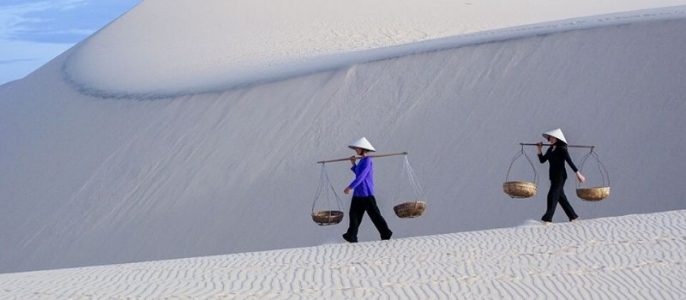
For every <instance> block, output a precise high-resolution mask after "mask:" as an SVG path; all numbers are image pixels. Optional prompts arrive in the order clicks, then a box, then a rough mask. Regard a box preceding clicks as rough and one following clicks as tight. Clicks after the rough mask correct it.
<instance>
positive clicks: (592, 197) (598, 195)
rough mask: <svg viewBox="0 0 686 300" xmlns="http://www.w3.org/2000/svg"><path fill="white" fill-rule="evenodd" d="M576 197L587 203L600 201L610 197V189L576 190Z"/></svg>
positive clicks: (607, 187) (604, 187) (606, 187)
mask: <svg viewBox="0 0 686 300" xmlns="http://www.w3.org/2000/svg"><path fill="white" fill-rule="evenodd" d="M576 195H577V196H578V197H579V198H581V199H584V200H587V201H600V200H603V199H605V198H607V197H609V196H610V187H609V186H603V187H594V188H584V189H581V188H579V189H576Z"/></svg>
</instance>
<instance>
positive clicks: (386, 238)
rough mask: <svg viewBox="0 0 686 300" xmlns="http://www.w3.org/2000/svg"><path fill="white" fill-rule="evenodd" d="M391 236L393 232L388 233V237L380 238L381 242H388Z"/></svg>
mask: <svg viewBox="0 0 686 300" xmlns="http://www.w3.org/2000/svg"><path fill="white" fill-rule="evenodd" d="M392 235H393V232H392V231H390V232H389V233H388V235H382V236H381V240H383V241H385V240H390V239H391V236H392Z"/></svg>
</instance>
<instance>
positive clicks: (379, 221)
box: [345, 196, 393, 243]
mask: <svg viewBox="0 0 686 300" xmlns="http://www.w3.org/2000/svg"><path fill="white" fill-rule="evenodd" d="M365 211H366V212H367V214H368V215H369V218H370V219H372V223H374V226H376V230H378V231H379V234H380V235H381V239H382V240H387V239H389V238H391V235H392V234H393V232H392V231H391V230H390V229H389V228H388V224H386V220H384V218H383V216H381V212H380V211H379V206H377V205H376V198H374V196H369V197H353V199H352V200H351V202H350V213H349V214H348V215H349V216H350V225H349V227H348V231H347V232H346V233H345V237H346V239H347V240H348V241H351V242H353V243H354V242H357V229H358V228H359V227H360V223H362V217H363V216H364V212H365Z"/></svg>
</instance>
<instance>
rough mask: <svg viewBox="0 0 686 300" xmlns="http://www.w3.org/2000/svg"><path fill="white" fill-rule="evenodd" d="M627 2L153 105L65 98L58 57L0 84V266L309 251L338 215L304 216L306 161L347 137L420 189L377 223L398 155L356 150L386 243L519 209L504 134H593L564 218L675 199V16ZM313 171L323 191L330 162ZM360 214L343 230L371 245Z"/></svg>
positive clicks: (532, 204)
mask: <svg viewBox="0 0 686 300" xmlns="http://www.w3.org/2000/svg"><path fill="white" fill-rule="evenodd" d="M613 2H614V1H613ZM146 3H147V1H146ZM156 3H157V2H156ZM587 3H589V2H587ZM643 3H644V2H643ZM675 9H676V11H677V12H678V11H679V10H681V11H682V12H683V10H684V7H677V8H675ZM618 11H621V9H618ZM658 15H659V14H658ZM674 15H677V16H678V15H683V14H679V13H676V14H674ZM641 16H642V15H638V16H634V17H633V19H632V21H631V22H629V23H628V24H622V25H617V24H615V25H612V26H604V27H597V28H592V29H586V30H574V31H567V32H557V33H552V32H550V33H549V34H546V35H536V31H533V32H532V34H533V35H530V36H527V35H524V34H522V35H520V36H519V38H517V39H510V40H500V41H498V42H491V43H479V44H474V45H463V46H462V47H457V48H448V49H443V48H442V50H436V51H428V52H422V53H417V54H414V55H406V56H402V57H397V58H393V59H386V60H380V61H375V62H370V63H361V64H354V65H349V66H345V67H341V68H337V69H334V70H329V71H324V72H318V73H312V74H306V75H303V76H299V77H290V78H287V79H284V80H281V81H274V82H269V83H264V84H255V85H250V86H245V87H241V88H235V89H229V90H223V91H220V92H216V93H203V94H189V95H187V96H182V97H174V98H162V99H157V100H150V98H145V97H133V98H108V97H99V96H98V95H97V94H84V93H82V92H81V91H80V90H78V87H77V88H75V87H76V86H75V85H74V84H72V83H69V82H67V81H66V80H65V78H68V76H67V75H66V74H65V73H64V71H65V70H64V68H65V66H66V64H65V63H66V61H67V58H68V57H69V56H70V55H71V54H73V53H74V51H70V52H68V53H65V54H64V55H62V56H60V57H59V58H57V59H55V60H53V61H52V62H51V63H49V64H47V65H46V66H45V67H43V68H42V69H40V70H39V71H37V72H35V73H33V74H32V75H30V76H28V77H27V78H25V79H24V80H19V81H16V82H12V83H10V84H6V85H3V86H0V137H1V138H0V170H2V172H0V253H1V255H0V272H17V271H28V270H39V269H50V268H64V267H75V266H86V265H96V264H112V263H124V262H134V261H149V260H158V259H169V258H180V257H194V256H207V255H215V254H226V253H236V252H245V251H257V250H271V249H277V248H292V247H304V246H314V245H321V244H322V243H324V242H326V241H330V240H331V239H332V238H337V237H339V236H340V234H341V233H342V232H343V231H344V230H345V225H343V224H342V225H339V226H332V227H328V228H322V227H318V226H316V225H314V223H313V222H312V221H311V219H310V207H311V204H312V195H313V193H314V190H315V186H316V182H317V179H318V175H319V170H318V167H317V166H316V164H315V163H314V162H315V161H317V160H321V159H326V158H333V157H339V156H347V155H350V151H349V149H347V148H346V147H345V145H346V144H347V143H348V142H349V141H351V140H353V139H355V138H359V137H360V136H367V137H368V138H369V139H370V140H371V141H372V143H373V144H374V145H375V147H376V148H377V149H378V150H379V151H380V152H381V151H382V152H386V151H409V153H410V160H411V161H412V163H413V166H414V167H415V171H416V172H417V175H418V177H419V179H420V181H421V183H422V184H423V186H424V187H425V189H426V191H427V199H428V204H429V208H428V211H427V213H426V215H425V216H423V217H422V218H419V219H414V220H401V219H398V218H395V217H394V216H393V213H392V207H393V205H395V204H397V203H399V202H400V201H406V200H407V197H408V195H407V194H402V193H396V190H398V189H402V188H403V187H404V186H406V185H407V183H406V181H404V180H405V179H404V178H402V177H400V176H399V174H400V172H399V171H400V167H401V166H402V164H401V163H400V160H397V159H390V158H389V159H379V160H377V161H376V162H375V166H376V170H375V172H376V173H375V174H376V183H377V194H378V195H377V196H378V199H379V202H380V203H381V204H380V205H381V209H382V212H383V214H384V215H385V216H386V217H387V219H388V221H389V223H390V226H391V229H392V230H393V231H394V232H395V236H394V237H397V238H402V237H408V236H418V235H430V234H438V233H449V232H458V231H466V230H476V229H488V228H497V227H509V226H514V225H517V224H520V223H521V222H522V220H524V219H538V218H539V217H540V216H541V215H542V214H543V210H544V208H545V200H544V198H545V191H546V189H547V187H548V183H547V182H546V179H545V174H546V167H547V166H546V165H536V168H537V171H538V174H539V179H540V180H539V190H540V192H539V195H538V196H537V197H535V198H533V199H530V200H512V199H510V198H508V197H507V196H506V195H504V194H503V193H502V189H501V184H502V182H503V181H504V179H505V172H506V168H507V165H508V164H509V162H510V161H509V160H510V158H511V157H512V154H513V153H514V152H515V151H517V150H519V148H518V147H517V146H516V145H517V142H520V141H538V140H539V139H540V138H541V137H540V133H541V132H543V131H545V130H548V129H552V128H557V127H562V128H564V129H565V134H566V135H567V138H568V139H569V140H570V141H571V142H572V143H584V144H595V145H598V148H597V150H598V152H599V153H600V156H601V158H602V159H603V162H604V163H605V164H606V165H607V167H608V169H609V170H610V174H611V176H612V178H611V179H612V191H613V193H612V195H611V196H610V198H609V199H608V200H605V201H603V202H599V203H586V202H581V201H578V199H576V198H575V197H574V196H573V195H574V191H573V189H574V184H573V183H572V182H571V181H570V182H569V183H568V185H567V188H568V190H567V193H568V195H570V198H571V199H572V201H573V202H572V203H573V205H574V207H575V209H576V210H577V212H578V213H579V215H580V216H581V217H582V218H585V219H590V218H595V217H604V216H613V215H625V214H631V213H640V212H655V211H664V210H675V209H685V208H686V202H684V201H683V199H686V189H683V187H682V186H683V170H684V169H686V160H684V157H683V150H682V149H686V133H685V132H684V130H683V129H684V128H686V118H684V115H686V105H685V102H684V95H686V84H684V82H686V51H683V49H686V35H685V34H684V32H685V28H686V19H684V18H681V17H677V18H676V19H669V18H668V19H667V20H665V19H660V18H656V19H651V18H652V17H653V16H654V15H651V14H649V13H648V14H646V17H645V18H646V20H652V21H646V22H642V21H641V20H643V19H642V18H641ZM490 17H493V18H494V16H490ZM153 19H154V18H153ZM593 19H603V17H602V16H600V17H593ZM122 20H125V19H122ZM561 24H564V22H563V23H561ZM112 28H114V27H112ZM137 28H139V29H140V30H144V29H145V26H140V27H137ZM565 28H567V27H564V26H562V27H561V28H560V30H563V31H564V29H565ZM137 33H141V32H136V31H134V32H120V34H122V35H126V34H137ZM96 36H97V35H96ZM86 48H88V49H90V50H89V51H94V52H95V53H90V54H92V55H98V53H97V51H99V50H98V49H94V48H89V47H85V48H83V49H86ZM75 50H76V49H75ZM100 50H102V49H100ZM176 50H178V49H176ZM176 50H175V49H173V48H170V49H169V51H172V52H173V51H176ZM103 51H104V50H103ZM103 53H105V52H103ZM172 54H174V55H181V54H183V53H172ZM103 59H106V58H103ZM95 71H97V70H95ZM156 71H158V70H156V69H155V70H151V72H156ZM84 74H86V73H84ZM134 75H135V76H138V75H140V74H138V73H136V72H132V74H131V76H134ZM154 78H155V77H151V78H150V80H151V81H154ZM528 151H529V154H533V149H528ZM571 153H572V156H573V158H574V159H575V160H576V161H577V163H578V162H579V159H580V158H581V156H582V155H584V154H585V151H581V150H576V149H575V150H573V151H572V152H571ZM593 167H594V166H593V165H589V166H587V168H586V169H585V170H584V172H585V173H586V175H587V177H588V178H589V181H590V182H591V183H593V182H596V183H597V182H598V181H599V178H598V177H599V176H598V174H597V173H596V170H595V169H594V168H593ZM520 169H521V170H518V171H517V172H515V174H514V176H516V177H518V178H524V179H528V177H530V176H533V174H531V171H530V170H527V169H526V168H524V167H521V168H520ZM330 172H331V177H332V179H333V182H334V184H335V185H336V188H337V189H338V191H342V189H343V188H344V187H345V185H346V184H347V183H348V182H349V181H350V179H351V174H350V171H349V169H348V168H347V166H345V165H342V164H341V165H334V164H332V165H330ZM346 203H347V199H346ZM555 217H556V220H557V221H559V220H565V217H564V214H563V213H562V212H561V211H558V213H557V214H556V216H555ZM364 222H365V223H363V227H362V230H361V232H360V240H362V241H368V240H374V239H378V234H377V233H376V232H375V231H374V229H373V227H372V226H371V225H370V223H369V222H368V221H364ZM344 224H345V223H344ZM394 243H395V242H394ZM399 243H402V242H399ZM361 247H362V246H361ZM248 285H249V284H248Z"/></svg>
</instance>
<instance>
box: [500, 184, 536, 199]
mask: <svg viewBox="0 0 686 300" xmlns="http://www.w3.org/2000/svg"><path fill="white" fill-rule="evenodd" d="M503 191H504V192H505V194H508V195H510V197H512V198H529V197H533V196H535V195H536V184H535V183H533V182H529V181H508V182H505V183H503Z"/></svg>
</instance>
